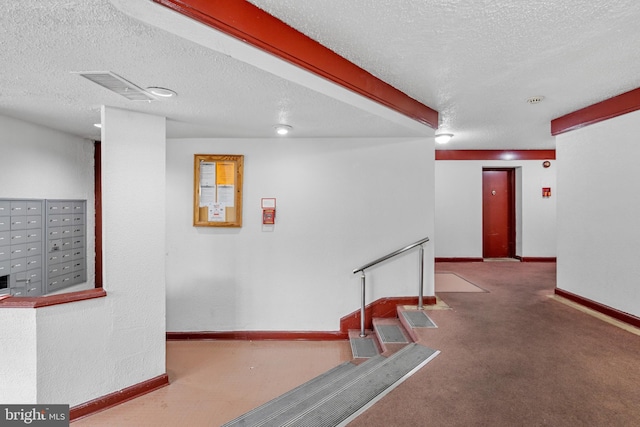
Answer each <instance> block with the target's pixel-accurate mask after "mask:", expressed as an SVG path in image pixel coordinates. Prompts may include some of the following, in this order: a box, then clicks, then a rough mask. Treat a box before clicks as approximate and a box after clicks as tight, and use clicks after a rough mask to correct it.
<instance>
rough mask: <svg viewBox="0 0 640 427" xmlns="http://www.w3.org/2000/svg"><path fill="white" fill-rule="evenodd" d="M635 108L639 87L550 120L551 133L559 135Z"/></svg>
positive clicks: (638, 107) (638, 105) (639, 105)
mask: <svg viewBox="0 0 640 427" xmlns="http://www.w3.org/2000/svg"><path fill="white" fill-rule="evenodd" d="M637 110H640V88H638V89H634V90H631V91H629V92H625V93H623V94H621V95H618V96H614V97H613V98H609V99H606V100H604V101H602V102H598V103H597V104H593V105H590V106H588V107H585V108H583V109H581V110H578V111H574V112H573V113H569V114H567V115H564V116H562V117H558V118H557V119H553V120H551V135H553V136H555V135H560V134H561V133H564V132H569V131H572V130H575V129H580V128H581V127H584V126H588V125H592V124H594V123H598V122H602V121H604V120H608V119H612V118H614V117H618V116H621V115H623V114H627V113H631V112H633V111H637Z"/></svg>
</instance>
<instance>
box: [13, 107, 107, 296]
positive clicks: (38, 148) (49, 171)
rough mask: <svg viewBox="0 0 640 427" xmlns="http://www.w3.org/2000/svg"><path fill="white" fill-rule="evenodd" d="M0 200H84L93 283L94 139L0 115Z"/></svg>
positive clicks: (92, 284)
mask: <svg viewBox="0 0 640 427" xmlns="http://www.w3.org/2000/svg"><path fill="white" fill-rule="evenodd" d="M0 153H1V154H0V162H1V165H0V198H26V199H85V200H86V201H87V215H86V220H87V231H89V232H88V233H87V254H86V255H87V282H86V283H84V284H80V285H76V286H72V287H69V288H66V289H64V290H63V291H62V292H72V291H78V290H82V289H92V288H94V287H95V249H94V248H95V234H94V233H93V230H94V229H95V198H94V190H93V181H94V174H93V170H94V167H93V166H94V165H93V163H94V161H93V153H94V148H93V141H90V140H87V139H83V138H79V137H76V136H72V135H69V134H65V133H62V132H58V131H55V130H53V129H48V128H45V127H42V126H38V125H34V124H31V123H27V122H24V121H21V120H16V119H13V118H9V117H5V116H0Z"/></svg>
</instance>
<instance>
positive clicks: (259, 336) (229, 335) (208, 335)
mask: <svg viewBox="0 0 640 427" xmlns="http://www.w3.org/2000/svg"><path fill="white" fill-rule="evenodd" d="M348 338H349V335H348V334H346V333H343V332H339V331H223V332H216V331H201V332H200V331H199V332H167V340H243V341H269V340H283V341H284V340H287V341H296V340H297V341H334V340H346V339H348Z"/></svg>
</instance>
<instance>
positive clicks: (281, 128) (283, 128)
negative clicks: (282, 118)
mask: <svg viewBox="0 0 640 427" xmlns="http://www.w3.org/2000/svg"><path fill="white" fill-rule="evenodd" d="M275 129H276V133H277V134H278V135H286V134H288V133H289V132H290V131H291V129H293V128H292V127H291V126H289V125H277V126H276V127H275Z"/></svg>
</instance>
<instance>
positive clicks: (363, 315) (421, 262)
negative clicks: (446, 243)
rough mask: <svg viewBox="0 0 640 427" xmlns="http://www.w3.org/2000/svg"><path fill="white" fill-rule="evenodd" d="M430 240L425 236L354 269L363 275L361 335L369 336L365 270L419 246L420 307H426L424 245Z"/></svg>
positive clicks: (354, 271)
mask: <svg viewBox="0 0 640 427" xmlns="http://www.w3.org/2000/svg"><path fill="white" fill-rule="evenodd" d="M428 241H429V238H428V237H425V238H424V239H420V240H418V241H417V242H415V243H412V244H410V245H409V246H405V247H404V248H402V249H398V250H397V251H393V252H391V253H390V254H388V255H385V256H383V257H380V258H378V259H376V260H375V261H371V262H370V263H368V264H365V265H363V266H362V267H360V268H356V269H355V270H353V274H356V273H357V272H361V273H362V275H361V276H360V288H361V290H362V295H361V304H360V336H361V337H365V336H367V334H366V333H365V332H364V317H365V310H364V304H365V289H366V282H365V281H366V278H365V274H364V271H365V270H366V269H367V268H369V267H373V266H374V265H376V264H379V263H381V262H382V261H386V260H388V259H389V258H393V257H394V256H396V255H400V254H401V253H404V252H406V251H408V250H411V249H413V248H415V247H417V246H420V283H419V286H418V309H419V310H422V309H423V308H424V306H423V302H422V291H423V288H424V246H422V245H424V244H425V243H427V242H428Z"/></svg>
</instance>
